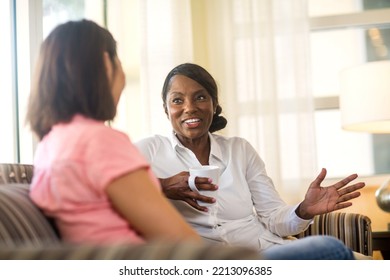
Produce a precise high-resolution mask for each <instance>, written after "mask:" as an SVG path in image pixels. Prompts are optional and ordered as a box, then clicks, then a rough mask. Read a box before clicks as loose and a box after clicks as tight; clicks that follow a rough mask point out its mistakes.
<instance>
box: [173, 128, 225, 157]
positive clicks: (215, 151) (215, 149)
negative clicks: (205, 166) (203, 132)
mask: <svg viewBox="0 0 390 280" xmlns="http://www.w3.org/2000/svg"><path fill="white" fill-rule="evenodd" d="M208 134H209V138H210V145H211V149H210V155H211V156H210V158H212V157H215V158H216V159H217V160H219V161H221V162H223V160H222V151H221V147H220V145H219V144H218V142H217V140H216V139H215V135H213V134H212V133H210V132H209V133H208ZM170 141H171V145H172V148H173V150H176V149H177V148H181V149H187V148H186V147H185V146H184V145H183V144H182V143H181V142H180V141H179V139H178V138H177V136H176V133H175V132H174V131H172V134H171V137H170ZM210 164H211V163H210Z"/></svg>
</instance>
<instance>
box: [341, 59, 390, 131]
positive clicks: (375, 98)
mask: <svg viewBox="0 0 390 280" xmlns="http://www.w3.org/2000/svg"><path fill="white" fill-rule="evenodd" d="M340 88H341V92H340V112H341V125H342V128H343V129H346V130H354V131H361V132H370V133H390V61H387V60H386V61H376V62H369V63H365V64H362V65H359V66H356V67H351V68H347V69H344V70H343V71H341V73H340Z"/></svg>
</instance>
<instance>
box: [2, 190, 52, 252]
mask: <svg viewBox="0 0 390 280" xmlns="http://www.w3.org/2000/svg"><path fill="white" fill-rule="evenodd" d="M28 193H29V185H28V184H16V183H15V184H4V185H1V186H0V245H3V246H15V245H22V244H24V245H26V244H30V245H34V246H39V245H42V244H54V243H58V242H59V238H58V236H57V234H56V232H55V230H54V228H53V227H52V225H51V224H50V222H49V220H48V219H47V218H46V217H45V216H44V215H43V213H42V212H41V211H40V209H39V208H38V207H37V206H35V204H34V203H33V202H32V201H31V199H30V197H29V195H28Z"/></svg>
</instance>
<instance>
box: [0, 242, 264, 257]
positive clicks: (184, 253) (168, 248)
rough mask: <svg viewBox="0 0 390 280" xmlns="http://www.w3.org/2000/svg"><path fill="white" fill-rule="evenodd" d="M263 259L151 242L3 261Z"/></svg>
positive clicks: (24, 250) (28, 250)
mask: <svg viewBox="0 0 390 280" xmlns="http://www.w3.org/2000/svg"><path fill="white" fill-rule="evenodd" d="M16 259H23V260H34V259H41V260H42V259H44V260H86V259H87V260H109V259H111V260H259V259H261V256H260V255H259V253H258V252H256V251H255V250H251V249H250V248H242V247H229V246H225V245H210V244H206V243H203V244H194V243H186V242H181V243H180V242H179V243H168V242H157V241H156V242H150V243H147V244H142V245H129V244H116V245H111V246H106V245H104V246H98V245H87V244H82V245H71V244H65V243H62V244H59V245H54V246H44V247H43V246H42V247H28V246H23V247H15V248H3V247H2V246H1V245H0V260H16Z"/></svg>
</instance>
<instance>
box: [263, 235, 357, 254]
mask: <svg viewBox="0 0 390 280" xmlns="http://www.w3.org/2000/svg"><path fill="white" fill-rule="evenodd" d="M262 253H263V256H264V258H265V259H268V260H354V259H355V258H354V256H353V253H352V250H351V249H349V248H348V247H346V246H345V245H344V243H343V242H341V241H340V240H338V239H336V238H334V237H332V236H321V235H316V236H308V237H305V238H302V239H297V240H294V241H292V242H290V243H287V244H283V245H275V246H272V247H270V248H268V249H266V250H264V251H263V252H262Z"/></svg>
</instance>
